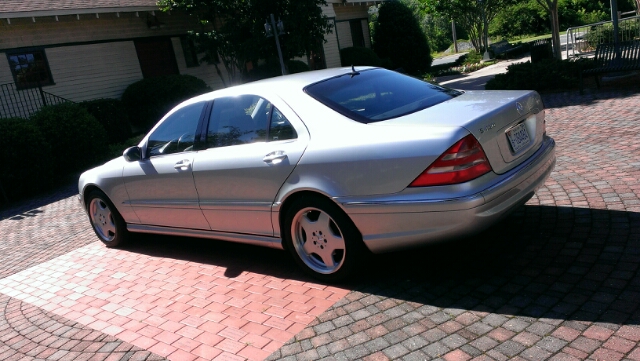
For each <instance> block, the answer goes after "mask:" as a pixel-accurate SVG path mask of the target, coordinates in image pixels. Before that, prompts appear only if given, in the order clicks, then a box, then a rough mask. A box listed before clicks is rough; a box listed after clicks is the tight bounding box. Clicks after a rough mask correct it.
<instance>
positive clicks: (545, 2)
mask: <svg viewBox="0 0 640 361" xmlns="http://www.w3.org/2000/svg"><path fill="white" fill-rule="evenodd" d="M536 1H537V2H538V4H540V6H542V7H543V8H544V9H545V10H546V11H547V13H549V18H550V20H551V44H552V46H553V57H554V58H556V59H560V60H562V51H561V50H560V21H559V20H558V0H536Z"/></svg>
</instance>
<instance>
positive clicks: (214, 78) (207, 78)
mask: <svg viewBox="0 0 640 361" xmlns="http://www.w3.org/2000/svg"><path fill="white" fill-rule="evenodd" d="M171 43H172V44H173V51H174V53H175V54H176V61H177V62H178V70H179V71H180V74H187V75H193V76H195V77H196V78H199V79H202V80H203V81H204V82H205V83H207V85H208V86H209V87H210V88H211V89H213V90H216V89H221V88H224V83H223V82H222V80H221V79H220V76H218V73H217V72H216V67H215V66H214V65H209V64H208V63H207V62H201V64H200V65H198V66H195V67H192V68H187V62H186V60H185V59H184V51H183V50H182V44H181V43H180V38H171ZM218 68H219V69H220V73H221V74H222V76H224V79H225V81H228V77H227V70H226V68H225V67H224V65H223V64H222V63H220V64H218Z"/></svg>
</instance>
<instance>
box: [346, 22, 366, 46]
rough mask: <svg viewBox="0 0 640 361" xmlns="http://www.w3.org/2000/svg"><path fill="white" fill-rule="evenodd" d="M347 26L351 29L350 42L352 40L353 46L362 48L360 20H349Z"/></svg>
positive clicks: (362, 35)
mask: <svg viewBox="0 0 640 361" xmlns="http://www.w3.org/2000/svg"><path fill="white" fill-rule="evenodd" d="M349 26H350V27H351V40H353V46H364V34H363V33H362V20H360V19H356V20H349Z"/></svg>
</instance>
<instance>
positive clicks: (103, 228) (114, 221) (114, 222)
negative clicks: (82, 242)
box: [87, 190, 128, 248]
mask: <svg viewBox="0 0 640 361" xmlns="http://www.w3.org/2000/svg"><path fill="white" fill-rule="evenodd" d="M87 213H88V214H89V221H91V226H92V227H93V230H94V231H95V232H96V235H97V236H98V238H99V239H100V241H102V243H104V244H105V245H106V246H107V247H110V248H111V247H119V246H122V245H123V244H124V243H125V242H126V239H127V236H128V231H127V225H126V224H125V222H124V220H123V219H122V216H121V215H120V213H118V210H117V209H116V207H115V206H114V205H113V203H111V201H110V200H109V198H108V197H107V196H106V195H105V194H104V193H102V192H100V191H97V190H96V191H92V192H91V193H89V196H88V197H87Z"/></svg>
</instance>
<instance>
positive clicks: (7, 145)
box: [0, 118, 53, 203]
mask: <svg viewBox="0 0 640 361" xmlns="http://www.w3.org/2000/svg"><path fill="white" fill-rule="evenodd" d="M0 134H2V141H1V142H0V164H2V167H3V169H2V172H0V184H2V188H3V190H4V194H5V195H6V197H7V198H8V199H9V200H11V201H15V200H18V199H21V198H22V197H25V196H28V195H30V194H33V193H34V192H38V191H41V190H44V189H47V187H48V186H49V184H50V183H51V175H52V173H51V170H52V166H53V164H52V159H51V146H50V145H49V142H47V139H46V138H45V136H44V135H43V133H42V132H41V131H40V129H39V128H38V126H37V125H36V124H35V123H34V122H32V121H30V120H27V119H22V118H9V119H0ZM2 198H3V196H2V195H0V203H1V201H2Z"/></svg>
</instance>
